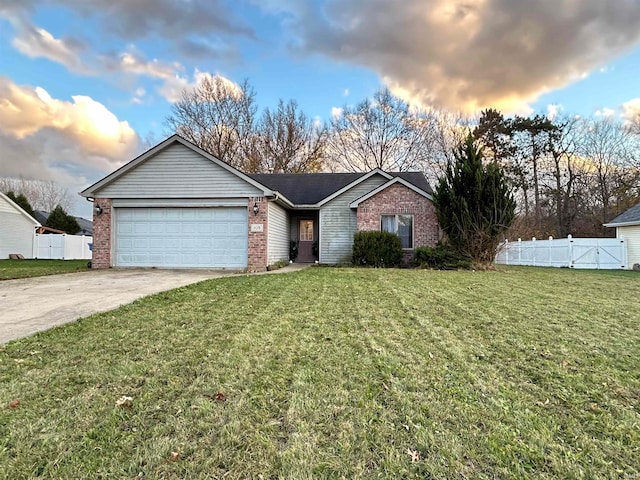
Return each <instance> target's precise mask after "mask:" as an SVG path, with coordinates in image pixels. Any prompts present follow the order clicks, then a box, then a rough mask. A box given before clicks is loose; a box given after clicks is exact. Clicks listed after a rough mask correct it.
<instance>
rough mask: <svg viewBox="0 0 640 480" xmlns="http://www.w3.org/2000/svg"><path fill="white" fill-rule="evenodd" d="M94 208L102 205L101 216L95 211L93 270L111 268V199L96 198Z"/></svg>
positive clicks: (92, 253)
mask: <svg viewBox="0 0 640 480" xmlns="http://www.w3.org/2000/svg"><path fill="white" fill-rule="evenodd" d="M93 205H94V207H95V206H96V205H100V207H101V208H102V213H101V214H100V215H97V214H96V211H95V209H94V211H93V250H92V252H91V268H109V267H110V266H111V199H110V198H96V199H95V202H94V204H93Z"/></svg>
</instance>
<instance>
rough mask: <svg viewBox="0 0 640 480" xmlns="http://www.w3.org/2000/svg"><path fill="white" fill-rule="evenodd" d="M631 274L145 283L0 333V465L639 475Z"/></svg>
mask: <svg viewBox="0 0 640 480" xmlns="http://www.w3.org/2000/svg"><path fill="white" fill-rule="evenodd" d="M639 280H640V275H638V274H634V273H633V272H615V273H611V272H609V273H602V272H587V271H573V270H556V269H534V268H508V269H502V270H501V271H499V272H433V271H415V270H414V271H411V270H373V269H339V268H311V269H307V270H304V271H301V272H297V273H291V274H286V275H265V276H249V277H246V276H242V277H240V276H237V277H225V278H221V279H217V280H213V281H208V282H204V283H200V284H197V285H194V286H191V287H185V288H180V289H177V290H174V291H171V292H167V293H161V294H158V295H155V296H152V297H148V298H146V299H143V300H139V301H136V302H135V303H133V304H131V305H128V306H124V307H122V308H119V309H118V310H115V311H112V312H109V313H105V314H100V315H95V316H92V317H89V318H87V319H84V320H81V321H79V322H76V323H74V324H70V325H67V326H64V327H62V328H57V329H54V330H51V331H48V332H44V333H40V334H37V335H36V336H34V337H31V338H27V339H23V340H20V341H16V342H12V343H10V344H8V345H5V346H3V347H0V477H3V476H4V478H11V479H13V478H27V477H36V476H38V477H42V478H80V477H82V478H134V477H136V476H138V475H141V476H144V477H145V478H229V479H240V478H265V479H267V478H291V479H304V478H349V479H351V478H442V479H445V478H474V479H475V478H487V479H488V478H548V479H556V478H637V477H638V476H639V475H640V302H638V298H640V281H639ZM123 395H126V396H130V397H132V399H133V400H132V405H131V408H126V406H121V407H116V402H117V401H118V400H119V399H120V398H121V396H123Z"/></svg>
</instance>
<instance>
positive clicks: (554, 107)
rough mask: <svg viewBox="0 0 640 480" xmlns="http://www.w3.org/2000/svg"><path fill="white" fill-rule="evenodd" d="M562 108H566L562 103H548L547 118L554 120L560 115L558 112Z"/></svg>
mask: <svg viewBox="0 0 640 480" xmlns="http://www.w3.org/2000/svg"><path fill="white" fill-rule="evenodd" d="M562 110H564V108H563V107H562V105H560V104H557V103H550V104H549V105H547V118H548V119H549V120H553V119H554V118H556V117H557V116H558V114H559V113H560V112H561V111H562Z"/></svg>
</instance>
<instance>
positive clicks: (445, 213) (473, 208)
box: [433, 134, 516, 265]
mask: <svg viewBox="0 0 640 480" xmlns="http://www.w3.org/2000/svg"><path fill="white" fill-rule="evenodd" d="M482 158H483V157H482V149H481V148H479V147H477V146H476V144H475V142H474V139H473V136H472V135H471V134H470V135H469V136H468V137H467V139H466V140H465V141H464V142H463V143H462V144H460V145H459V146H458V147H457V149H456V151H455V152H454V159H455V160H454V161H453V162H449V164H448V165H447V170H446V173H445V175H444V176H443V177H442V178H441V179H440V181H439V183H438V187H437V188H436V191H435V193H434V195H433V202H434V204H435V207H436V213H437V215H438V221H439V222H440V226H441V227H442V229H443V230H444V232H445V233H446V234H447V236H448V238H449V242H450V243H451V245H452V246H453V247H454V248H455V249H457V250H458V251H460V252H461V253H463V254H465V255H468V256H470V257H471V258H472V260H473V262H474V263H475V264H476V265H487V264H490V263H492V262H493V260H494V258H495V254H496V248H497V246H498V243H499V241H500V235H501V234H502V233H503V232H505V231H506V230H507V229H508V228H509V226H510V225H511V222H512V221H513V218H514V214H515V213H514V212H515V206H516V203H515V200H514V199H513V196H512V194H511V191H510V188H509V186H508V184H507V182H506V179H505V177H504V174H503V172H502V170H501V169H500V167H499V166H498V164H497V163H495V162H490V163H488V164H487V165H484V164H483V161H482Z"/></svg>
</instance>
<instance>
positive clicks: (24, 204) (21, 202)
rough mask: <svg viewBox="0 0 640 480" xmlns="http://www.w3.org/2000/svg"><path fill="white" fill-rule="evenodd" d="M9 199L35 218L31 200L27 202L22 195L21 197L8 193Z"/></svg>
mask: <svg viewBox="0 0 640 480" xmlns="http://www.w3.org/2000/svg"><path fill="white" fill-rule="evenodd" d="M7 197H9V198H10V199H11V200H13V201H14V202H15V203H16V204H17V205H18V206H19V207H20V208H22V209H23V210H24V211H25V212H27V213H28V214H29V215H31V216H32V217H33V213H34V212H33V208H31V204H30V203H29V200H27V197H25V196H24V195H23V194H22V193H21V194H20V195H16V194H15V193H13V192H7Z"/></svg>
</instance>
